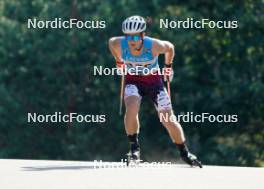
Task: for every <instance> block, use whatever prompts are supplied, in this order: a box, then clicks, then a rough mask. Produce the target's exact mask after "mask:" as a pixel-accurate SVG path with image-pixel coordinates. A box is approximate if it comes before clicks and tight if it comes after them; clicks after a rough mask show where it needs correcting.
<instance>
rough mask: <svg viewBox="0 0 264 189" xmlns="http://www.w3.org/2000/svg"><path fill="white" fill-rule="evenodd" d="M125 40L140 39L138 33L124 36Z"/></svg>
mask: <svg viewBox="0 0 264 189" xmlns="http://www.w3.org/2000/svg"><path fill="white" fill-rule="evenodd" d="M126 38H127V40H128V41H131V40H133V41H139V40H140V39H141V36H140V35H127V36H126Z"/></svg>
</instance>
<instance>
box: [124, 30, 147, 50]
mask: <svg viewBox="0 0 264 189" xmlns="http://www.w3.org/2000/svg"><path fill="white" fill-rule="evenodd" d="M143 37H144V34H143V33H136V34H129V35H126V39H127V41H128V45H129V47H130V48H131V49H138V48H140V46H141V44H142V42H143V40H142V39H143Z"/></svg>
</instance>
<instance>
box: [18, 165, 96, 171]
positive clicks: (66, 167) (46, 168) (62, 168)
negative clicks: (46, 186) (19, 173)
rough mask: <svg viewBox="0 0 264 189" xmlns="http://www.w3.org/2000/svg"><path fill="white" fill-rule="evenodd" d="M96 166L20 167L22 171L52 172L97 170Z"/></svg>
mask: <svg viewBox="0 0 264 189" xmlns="http://www.w3.org/2000/svg"><path fill="white" fill-rule="evenodd" d="M98 168H99V167H96V166H45V167H41V166H39V167H38V166H34V167H22V169H23V171H52V170H80V169H98Z"/></svg>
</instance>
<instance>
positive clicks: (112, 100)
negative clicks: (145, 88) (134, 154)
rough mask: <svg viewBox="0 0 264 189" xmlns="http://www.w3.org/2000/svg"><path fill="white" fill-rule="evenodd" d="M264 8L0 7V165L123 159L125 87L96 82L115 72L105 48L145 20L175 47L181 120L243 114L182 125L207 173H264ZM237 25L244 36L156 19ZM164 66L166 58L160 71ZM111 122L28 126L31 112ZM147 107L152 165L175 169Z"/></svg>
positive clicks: (11, 2) (34, 2)
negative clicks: (216, 169) (223, 169)
mask: <svg viewBox="0 0 264 189" xmlns="http://www.w3.org/2000/svg"><path fill="white" fill-rule="evenodd" d="M263 7H264V3H263V1H262V0H255V1H253V0H244V1H241V2H239V3H238V2H237V3H234V2H233V1H228V0H222V1H217V0H211V1H209V0H202V1H184V2H183V1H180V0H176V1H175V0H174V1H172V0H167V1H162V0H153V1H139V0H134V1H128V0H121V1H112V0H111V1H99V0H89V1H87V0H65V1H61V0H23V1H17V0H1V1H0V117H1V122H0V158H31V159H74V160H94V159H102V160H108V161H110V160H120V159H121V158H122V154H125V153H126V151H127V149H128V148H127V141H126V136H125V132H124V126H123V118H121V117H119V116H118V103H119V84H120V82H119V78H118V77H116V76H102V77H101V76H92V68H93V66H94V65H102V66H104V67H114V66H115V63H114V59H113V58H112V56H111V54H110V52H109V50H108V45H107V42H108V39H109V38H110V37H112V36H117V35H122V34H121V28H120V26H121V23H122V21H123V20H124V19H125V18H126V17H127V16H131V15H134V14H139V15H141V16H144V17H149V18H152V24H150V25H149V26H148V28H149V29H148V32H147V34H148V35H150V36H153V37H156V38H160V39H164V40H169V41H171V42H172V43H173V44H174V45H175V47H176V57H175V65H174V70H175V78H174V81H173V83H172V92H173V94H172V98H173V103H174V104H173V106H174V109H175V112H176V113H180V112H188V111H189V112H194V113H202V112H209V113H212V114H237V115H238V118H239V122H238V123H218V124H216V123H213V124H212V123H205V124H202V123H191V124H187V123H183V127H184V130H185V133H186V135H187V138H188V143H189V146H190V148H191V149H192V151H194V153H196V154H197V155H198V156H199V157H200V159H201V160H202V161H203V162H204V163H205V164H212V165H239V166H264V151H263V149H264V129H263V128H264V120H263V118H264V117H263V113H264V84H263V81H264V79H263V73H264V64H263V63H264V62H263V57H264V56H263V53H264V49H263V44H264V38H263V33H264V32H263V31H264V28H263V23H264V17H263V10H264V9H263ZM56 17H60V18H62V19H65V20H67V19H69V18H78V19H80V20H91V19H95V20H105V21H106V28H105V29H99V30H96V29H93V30H88V29H60V30H59V29H27V19H28V18H37V19H41V20H52V19H54V18H56ZM187 17H193V18H194V19H197V20H198V19H202V18H209V19H212V20H237V21H238V25H239V27H238V28H237V29H209V28H206V29H171V30H167V29H160V28H159V19H160V18H169V19H178V20H185V19H186V18H187ZM162 60H163V58H161V59H160V63H161V65H162ZM56 111H57V112H62V113H69V112H78V113H80V114H106V117H107V122H106V123H103V124H99V123H96V124H89V123H88V124H87V123H71V124H63V123H59V124H58V123H56V124H55V123H43V124H28V123H27V113H28V112H36V113H41V114H52V113H54V112H56ZM156 116H157V115H156V112H155V109H154V106H153V105H152V104H151V103H150V101H144V102H143V104H142V108H141V115H140V118H141V126H142V128H141V134H140V140H141V145H142V153H143V158H144V159H145V160H149V161H151V160H156V161H162V160H168V159H169V160H173V159H174V160H176V159H177V158H178V155H177V150H176V148H175V147H174V146H173V145H172V144H171V142H170V139H169V136H168V135H167V133H166V131H165V129H164V128H163V127H162V126H161V124H160V122H159V120H158V118H157V117H156Z"/></svg>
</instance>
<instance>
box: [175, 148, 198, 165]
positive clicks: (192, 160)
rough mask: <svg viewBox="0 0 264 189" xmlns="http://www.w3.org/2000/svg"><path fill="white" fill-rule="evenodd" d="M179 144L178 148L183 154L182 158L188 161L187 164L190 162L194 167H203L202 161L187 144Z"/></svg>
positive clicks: (181, 154)
mask: <svg viewBox="0 0 264 189" xmlns="http://www.w3.org/2000/svg"><path fill="white" fill-rule="evenodd" d="M177 146H178V149H179V151H180V156H181V159H182V160H183V161H184V162H186V163H187V164H189V165H190V166H192V167H196V166H198V167H200V168H203V165H202V163H201V162H200V161H199V160H198V159H197V157H196V156H195V155H194V154H192V153H190V152H189V150H188V148H187V146H186V145H185V143H183V144H177Z"/></svg>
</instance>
